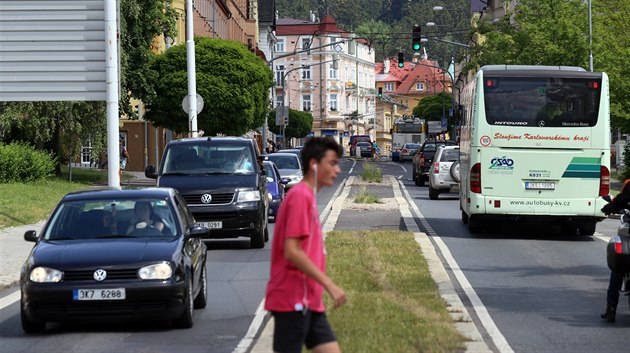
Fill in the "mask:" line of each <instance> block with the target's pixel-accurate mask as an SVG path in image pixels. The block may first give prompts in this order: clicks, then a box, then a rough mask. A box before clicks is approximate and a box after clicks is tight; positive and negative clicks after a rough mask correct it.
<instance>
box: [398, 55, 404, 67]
mask: <svg viewBox="0 0 630 353" xmlns="http://www.w3.org/2000/svg"><path fill="white" fill-rule="evenodd" d="M398 67H405V53H403V52H401V51H399V52H398Z"/></svg>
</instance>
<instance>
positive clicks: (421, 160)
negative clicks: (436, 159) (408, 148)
mask: <svg viewBox="0 0 630 353" xmlns="http://www.w3.org/2000/svg"><path fill="white" fill-rule="evenodd" d="M424 161H425V158H424V153H422V152H421V153H420V166H421V167H424Z"/></svg>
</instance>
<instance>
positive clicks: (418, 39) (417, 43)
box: [411, 25, 422, 51]
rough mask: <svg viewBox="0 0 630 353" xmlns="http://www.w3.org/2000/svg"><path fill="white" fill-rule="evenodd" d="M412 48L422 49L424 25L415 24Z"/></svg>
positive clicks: (412, 34)
mask: <svg viewBox="0 0 630 353" xmlns="http://www.w3.org/2000/svg"><path fill="white" fill-rule="evenodd" d="M411 48H413V51H420V49H422V27H420V26H418V25H415V26H413V31H412V32H411Z"/></svg>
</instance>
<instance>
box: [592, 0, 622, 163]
mask: <svg viewBox="0 0 630 353" xmlns="http://www.w3.org/2000/svg"><path fill="white" fill-rule="evenodd" d="M629 17H630V2H628V1H626V0H600V1H594V2H593V66H594V71H603V72H606V73H607V74H608V77H609V79H610V112H611V116H612V123H613V127H615V128H618V129H620V130H621V131H623V132H626V133H630V79H629V78H630V65H628V63H629V61H628V58H630V21H629V20H628V18H629ZM626 165H627V164H626Z"/></svg>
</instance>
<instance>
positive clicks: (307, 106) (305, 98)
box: [302, 94, 311, 112]
mask: <svg viewBox="0 0 630 353" xmlns="http://www.w3.org/2000/svg"><path fill="white" fill-rule="evenodd" d="M302 110H303V111H305V112H310V111H311V95H310V94H303V95H302Z"/></svg>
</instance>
